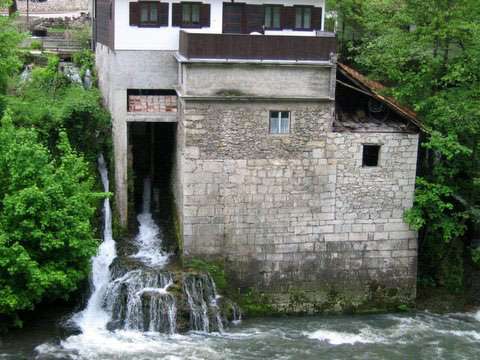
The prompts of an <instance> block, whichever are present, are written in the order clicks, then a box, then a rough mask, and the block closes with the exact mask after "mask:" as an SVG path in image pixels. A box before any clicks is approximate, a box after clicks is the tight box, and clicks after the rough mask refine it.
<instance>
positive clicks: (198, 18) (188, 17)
mask: <svg viewBox="0 0 480 360" xmlns="http://www.w3.org/2000/svg"><path fill="white" fill-rule="evenodd" d="M172 26H178V27H182V28H201V27H210V4H202V3H201V2H181V3H175V4H172Z"/></svg>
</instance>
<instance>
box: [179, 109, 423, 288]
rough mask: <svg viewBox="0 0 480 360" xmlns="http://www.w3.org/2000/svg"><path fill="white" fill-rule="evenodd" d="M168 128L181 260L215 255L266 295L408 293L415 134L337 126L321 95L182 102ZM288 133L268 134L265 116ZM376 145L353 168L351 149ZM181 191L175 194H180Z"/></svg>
mask: <svg viewBox="0 0 480 360" xmlns="http://www.w3.org/2000/svg"><path fill="white" fill-rule="evenodd" d="M183 106H184V108H183V111H182V112H181V119H180V124H179V132H181V134H179V138H180V140H179V141H181V142H182V145H183V146H184V148H183V151H182V154H183V155H182V159H181V160H180V161H181V162H182V165H181V166H182V179H181V181H182V184H177V189H178V188H181V191H178V192H177V201H178V202H179V203H180V204H181V208H182V209H183V211H182V219H181V220H182V224H183V251H184V257H185V258H194V257H195V258H197V257H204V258H207V259H208V258H212V257H221V258H224V259H225V260H227V261H226V264H227V266H228V267H229V270H230V274H231V275H233V276H234V277H235V278H236V280H237V281H239V283H240V284H242V285H243V286H244V287H245V288H247V287H249V286H252V285H253V284H255V285H258V286H259V287H260V288H261V289H263V290H266V291H268V292H270V293H277V294H280V293H283V294H284V293H286V292H288V291H297V290H306V291H315V292H324V293H326V292H327V291H329V290H330V289H332V288H335V289H336V290H338V291H340V292H342V293H351V294H353V295H355V296H356V295H357V294H362V293H365V291H366V288H367V287H368V286H369V285H370V284H372V283H378V284H380V285H384V286H386V287H388V288H396V289H398V290H400V291H401V292H402V293H403V294H405V295H406V296H407V297H412V296H414V294H415V278H416V249H417V241H416V239H417V235H416V233H415V232H414V231H411V230H410V228H409V226H408V225H407V224H406V223H404V221H403V213H404V210H406V209H408V208H410V207H411V206H412V197H413V189H414V182H415V172H416V160H417V146H418V135H416V134H406V133H405V134H404V133H394V132H392V133H368V134H367V133H348V132H344V133H336V132H332V131H331V125H332V124H331V121H332V118H333V116H332V115H333V106H332V102H330V101H324V102H299V101H296V102H280V103H278V102H272V103H269V102H260V101H255V102H248V103H245V102H243V103H242V102H237V103H232V102H221V101H218V102H216V101H207V102H201V101H185V102H184V104H183ZM270 110H277V111H291V132H290V134H288V135H271V134H269V130H268V129H269V126H268V125H269V111H270ZM363 144H377V145H381V150H380V159H379V166H378V167H362V145H363ZM179 197H180V198H179Z"/></svg>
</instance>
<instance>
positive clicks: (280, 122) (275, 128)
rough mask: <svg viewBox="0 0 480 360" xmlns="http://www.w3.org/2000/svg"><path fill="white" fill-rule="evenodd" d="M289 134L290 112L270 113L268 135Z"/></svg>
mask: <svg viewBox="0 0 480 360" xmlns="http://www.w3.org/2000/svg"><path fill="white" fill-rule="evenodd" d="M289 132H290V112H289V111H270V134H288V133H289Z"/></svg>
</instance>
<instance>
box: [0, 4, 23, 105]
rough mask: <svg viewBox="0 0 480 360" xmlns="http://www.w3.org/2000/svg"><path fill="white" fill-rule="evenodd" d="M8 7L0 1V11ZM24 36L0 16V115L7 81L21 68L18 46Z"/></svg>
mask: <svg viewBox="0 0 480 360" xmlns="http://www.w3.org/2000/svg"><path fill="white" fill-rule="evenodd" d="M8 6H10V1H6V0H0V9H5V8H7V7H8ZM23 38H24V36H23V35H22V34H21V33H20V32H19V31H18V30H17V29H16V28H15V26H14V24H13V22H12V18H11V17H9V16H0V114H1V113H2V111H3V109H4V107H5V105H4V101H5V100H4V95H5V93H6V90H7V85H8V80H9V77H10V75H11V74H12V73H15V72H16V71H18V70H19V69H20V67H21V66H22V61H21V60H20V51H19V49H18V45H19V44H20V43H21V42H22V40H23Z"/></svg>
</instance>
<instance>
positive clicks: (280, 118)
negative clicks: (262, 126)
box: [268, 110, 292, 136]
mask: <svg viewBox="0 0 480 360" xmlns="http://www.w3.org/2000/svg"><path fill="white" fill-rule="evenodd" d="M275 112H278V118H276V119H275V120H276V121H278V132H272V119H273V118H272V114H273V113H275ZM284 113H287V114H288V118H287V119H288V127H287V132H282V131H281V130H282V119H283V116H282V115H283V114H284ZM291 129H292V112H291V111H289V110H270V111H269V112H268V133H269V134H270V135H276V136H288V135H290V132H291Z"/></svg>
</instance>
